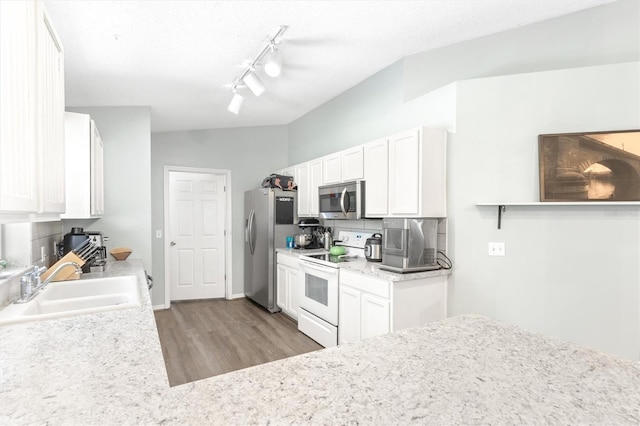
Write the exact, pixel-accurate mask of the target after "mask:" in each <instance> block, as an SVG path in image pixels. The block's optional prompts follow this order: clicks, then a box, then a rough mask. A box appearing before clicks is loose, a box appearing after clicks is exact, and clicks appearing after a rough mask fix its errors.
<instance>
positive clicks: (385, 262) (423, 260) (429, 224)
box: [382, 218, 440, 273]
mask: <svg viewBox="0 0 640 426" xmlns="http://www.w3.org/2000/svg"><path fill="white" fill-rule="evenodd" d="M382 233H383V237H382V268H383V269H387V270H390V271H394V272H400V273H402V272H418V271H429V270H432V269H439V268H440V266H439V265H438V263H437V260H436V256H437V244H438V219H427V218H416V219H410V218H384V219H382Z"/></svg>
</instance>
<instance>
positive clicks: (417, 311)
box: [338, 269, 447, 344]
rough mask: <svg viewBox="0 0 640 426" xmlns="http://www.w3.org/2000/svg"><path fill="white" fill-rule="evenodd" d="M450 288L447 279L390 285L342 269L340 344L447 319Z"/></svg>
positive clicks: (425, 279) (443, 277)
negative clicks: (447, 298)
mask: <svg viewBox="0 0 640 426" xmlns="http://www.w3.org/2000/svg"><path fill="white" fill-rule="evenodd" d="M446 285H447V277H446V276H436V277H429V278H421V279H417V280H406V281H387V280H384V279H380V278H376V277H370V276H367V275H364V274H360V273H357V272H353V271H349V270H345V269H342V270H341V271H340V293H339V294H340V296H339V303H338V306H339V323H338V343H340V344H343V343H349V342H355V341H358V340H362V339H368V338H370V337H375V336H379V335H382V334H386V333H389V332H392V331H397V330H402V329H404V328H409V327H415V326H418V325H422V324H426V323H428V322H431V321H437V320H440V319H444V318H446V316H447V313H446V312H447V309H446V308H447V303H446V294H447V293H446V292H447V287H446Z"/></svg>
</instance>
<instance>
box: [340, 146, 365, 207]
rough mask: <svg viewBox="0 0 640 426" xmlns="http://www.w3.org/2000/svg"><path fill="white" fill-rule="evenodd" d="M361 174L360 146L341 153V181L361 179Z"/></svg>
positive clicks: (361, 156) (362, 175)
mask: <svg viewBox="0 0 640 426" xmlns="http://www.w3.org/2000/svg"><path fill="white" fill-rule="evenodd" d="M363 173H364V171H363V155H362V145H361V146H357V147H355V148H352V149H347V150H345V151H342V181H343V182H348V181H351V180H359V179H362V178H363V177H364V174H363ZM365 211H366V210H365Z"/></svg>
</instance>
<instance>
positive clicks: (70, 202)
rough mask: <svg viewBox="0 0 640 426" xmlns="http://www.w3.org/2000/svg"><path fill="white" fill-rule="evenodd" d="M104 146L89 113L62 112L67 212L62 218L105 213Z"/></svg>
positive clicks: (81, 217)
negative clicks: (63, 115) (63, 114)
mask: <svg viewBox="0 0 640 426" xmlns="http://www.w3.org/2000/svg"><path fill="white" fill-rule="evenodd" d="M103 149H104V148H103V145H102V138H100V133H99V132H98V129H97V128H96V126H95V123H94V121H93V120H91V117H90V116H89V114H80V113H75V112H67V113H65V164H66V186H67V197H66V204H67V211H66V213H65V214H63V215H62V218H64V219H87V218H92V217H98V216H100V215H101V214H103V213H104V172H103V170H104V167H103Z"/></svg>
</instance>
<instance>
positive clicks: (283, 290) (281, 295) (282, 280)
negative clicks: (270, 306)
mask: <svg viewBox="0 0 640 426" xmlns="http://www.w3.org/2000/svg"><path fill="white" fill-rule="evenodd" d="M288 269H289V268H287V267H286V266H283V265H280V264H277V265H276V304H277V305H278V307H279V308H280V309H282V310H283V311H284V310H286V309H287V294H288V293H289V289H288V288H287V287H288V285H287V271H288Z"/></svg>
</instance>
